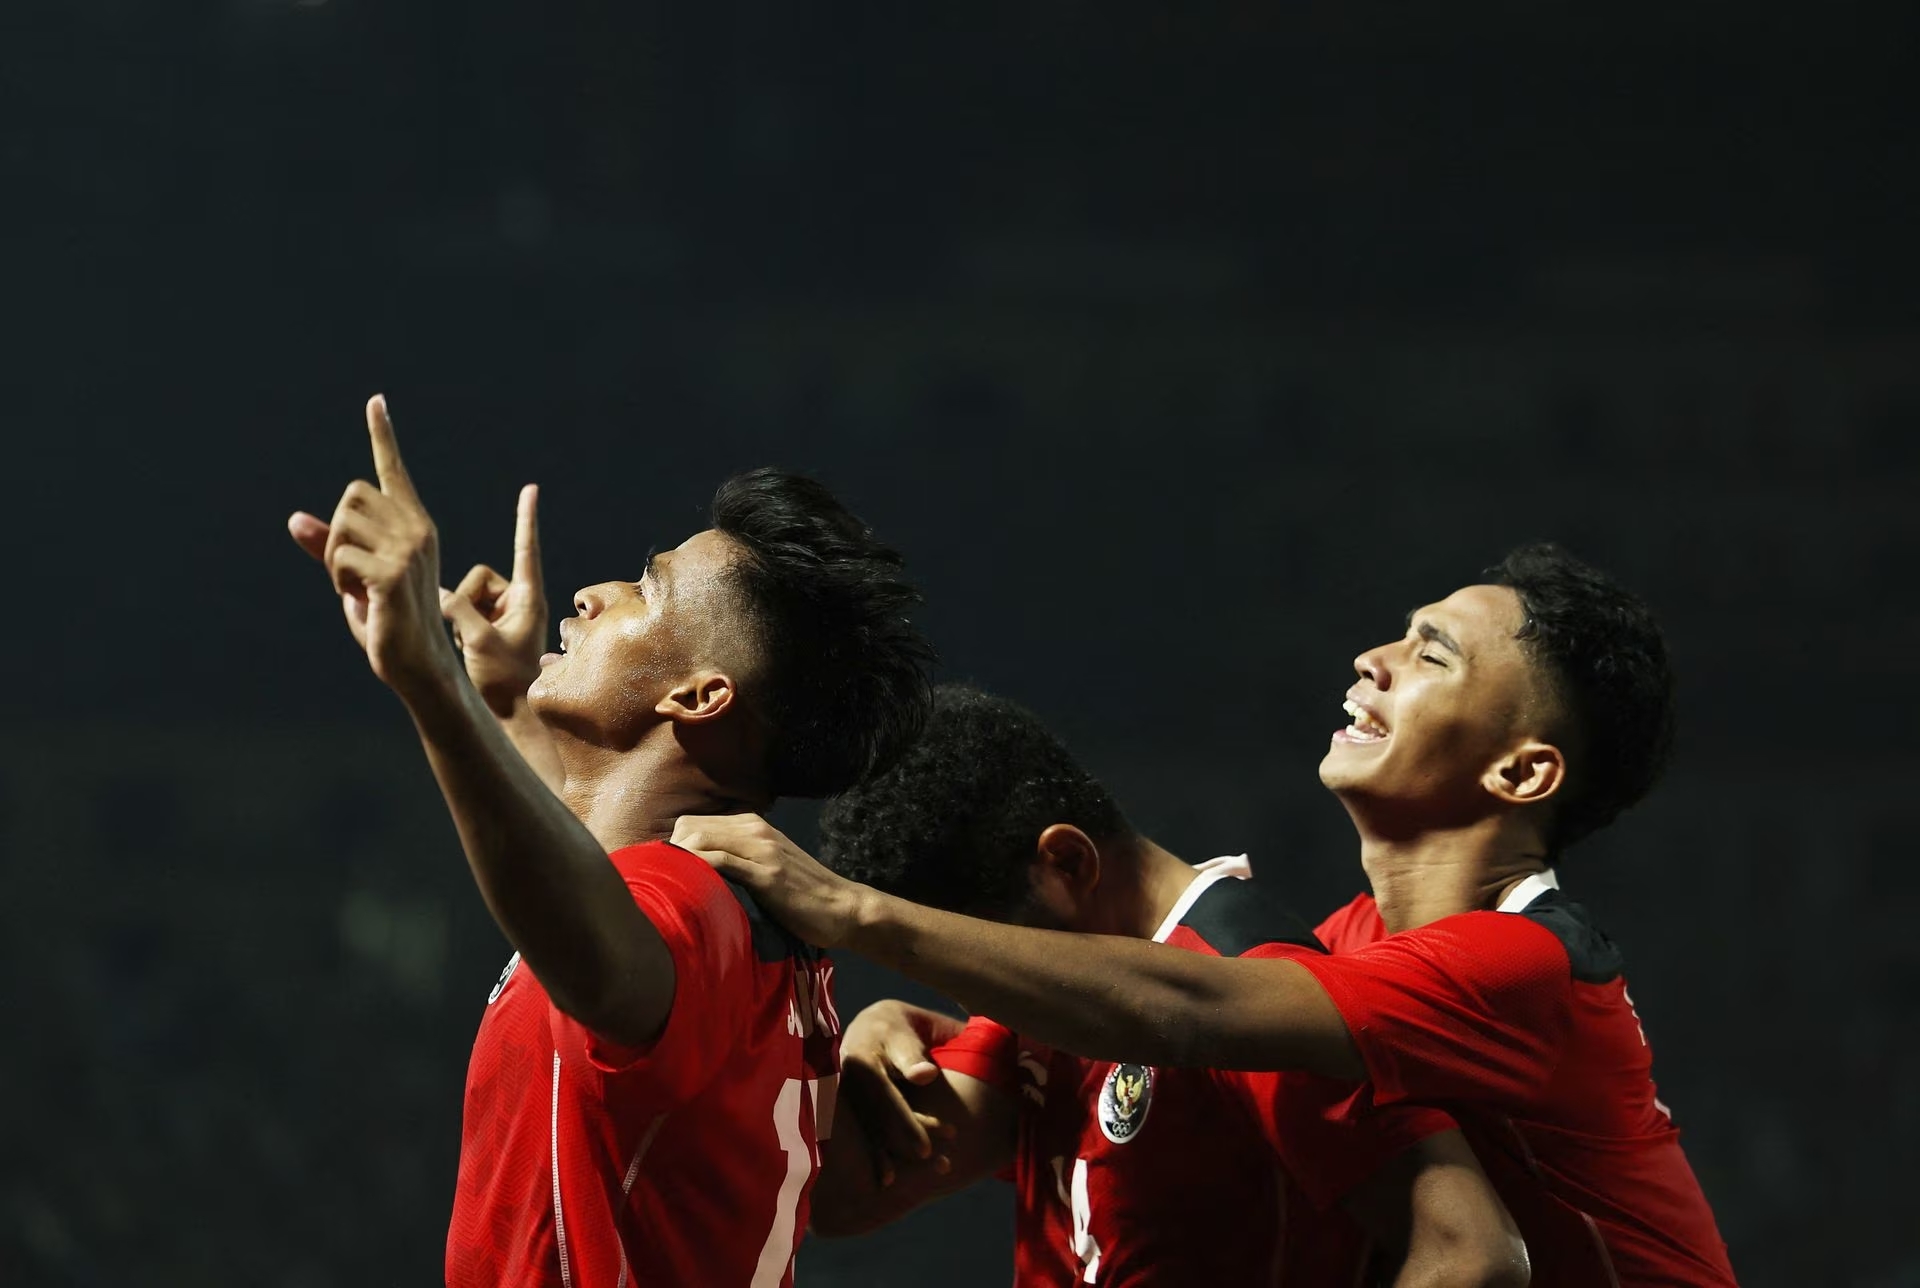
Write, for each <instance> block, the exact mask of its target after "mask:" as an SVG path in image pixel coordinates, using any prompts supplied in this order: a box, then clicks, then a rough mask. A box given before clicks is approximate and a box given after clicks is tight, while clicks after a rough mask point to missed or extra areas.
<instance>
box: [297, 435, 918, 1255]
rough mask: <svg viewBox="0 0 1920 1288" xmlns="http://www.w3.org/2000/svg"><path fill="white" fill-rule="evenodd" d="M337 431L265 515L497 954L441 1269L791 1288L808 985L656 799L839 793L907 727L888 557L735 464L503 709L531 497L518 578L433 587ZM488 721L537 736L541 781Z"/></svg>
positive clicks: (416, 523)
mask: <svg viewBox="0 0 1920 1288" xmlns="http://www.w3.org/2000/svg"><path fill="white" fill-rule="evenodd" d="M367 425H368V429H369V432H370V434H371V436H372V442H373V456H374V464H375V468H376V472H377V477H378V480H379V481H378V484H377V485H376V484H373V483H367V482H364V481H361V482H355V483H352V484H350V485H349V486H348V487H347V489H346V491H345V493H344V494H343V495H342V496H341V499H340V503H339V505H338V506H337V507H336V508H335V510H334V511H333V516H332V520H331V522H330V523H329V522H323V521H322V520H320V519H318V518H316V517H315V516H313V515H310V514H304V513H302V514H296V515H294V516H293V517H292V519H291V520H289V528H290V530H291V531H292V534H293V536H294V538H295V539H296V540H297V541H298V542H299V543H300V544H301V545H302V546H303V547H304V548H306V549H307V550H308V551H309V553H312V554H314V555H315V556H316V557H318V558H320V559H321V561H322V562H323V563H324V564H325V566H326V569H327V572H328V574H329V575H330V577H331V578H332V581H333V585H334V589H335V590H336V591H337V592H338V594H339V596H340V601H341V604H342V607H343V609H344V611H345V614H346V618H347V623H348V626H349V628H350V630H351V631H352V633H353V637H354V639H355V640H356V642H358V643H359V644H360V646H361V647H362V648H363V649H364V650H365V652H366V656H367V661H368V663H369V664H370V665H371V666H372V668H373V671H374V674H375V675H377V676H378V677H379V678H380V679H381V680H382V681H384V682H385V683H386V684H387V685H388V686H389V687H391V688H392V689H393V690H394V692H395V693H396V694H397V695H398V696H399V697H400V699H401V701H402V702H403V703H404V704H405V705H406V707H407V711H408V713H409V714H410V715H411V716H412V717H413V721H414V725H415V728H416V730H417V731H418V733H419V736H420V741H421V745H422V746H423V747H424V749H425V751H426V754H427V760H428V762H429V764H431V766H432V768H433V772H434V775H435V777H436V778H437V779H438V781H439V784H440V789H441V791H442V793H443V794H444V796H445V797H446V802H447V806H448V809H449V811H450V812H451V813H452V815H453V819H454V823H455V825H456V827H457V829H458V831H459V835H460V842H461V845H462V846H463V848H464V849H465V851H466V856H467V861H468V864H469V866H470V867H471V868H472V871H473V876H474V880H475V882H476V884H477V885H478V886H479V888H480V893H481V895H482V896H483V897H484V898H485V900H486V902H487V906H488V908H489V910H490V911H491V912H492V913H493V916H494V919H495V921H497V922H498V923H499V925H500V928H501V930H502V931H503V932H505V934H506V936H507V938H508V940H510V941H511V943H512V945H513V947H514V949H515V952H514V955H513V958H512V960H511V961H509V962H508V964H507V967H506V970H505V971H504V972H503V973H502V974H501V977H500V980H499V982H498V983H497V984H496V985H495V986H494V989H493V993H492V996H491V997H489V998H488V1004H487V1010H486V1014H485V1016H484V1018H483V1019H482V1020H481V1024H480V1031H479V1035H478V1037H477V1038H476V1039H475V1042H474V1050H473V1057H472V1061H471V1064H470V1066H469V1070H468V1077H467V1091H466V1112H465V1123H464V1127H463V1132H462V1140H461V1156H460V1175H459V1184H458V1188H457V1192H456V1194H455V1198H454V1209H453V1221H452V1226H451V1229H450V1230H449V1232H448V1236H447V1264H446V1275H447V1282H448V1283H449V1284H450V1285H456V1286H458V1288H470V1286H471V1288H480V1286H489V1288H490V1286H493V1285H501V1286H506V1285H512V1286H513V1288H526V1286H527V1285H535V1286H545V1285H559V1286H561V1288H569V1286H571V1285H586V1284H591V1285H614V1286H618V1288H624V1286H625V1285H627V1284H638V1285H648V1284H655V1285H669V1284H670V1285H684V1284H701V1285H713V1286H714V1288H730V1286H731V1288H778V1286H780V1285H786V1284H789V1283H791V1280H792V1259H793V1248H794V1243H795V1240H796V1238H797V1237H798V1235H799V1233H800V1232H801V1231H802V1230H803V1229H805V1226H806V1221H807V1196H808V1189H809V1186H810V1184H811V1182H812V1180H813V1176H814V1173H815V1171H816V1168H817V1146H816V1142H817V1141H818V1140H819V1139H822V1138H825V1137H826V1136H828V1135H829V1134H830V1133H829V1124H830V1120H831V1113H832V1104H833V1095H834V1077H835V1074H836V1072H837V1037H838V1027H839V1025H838V1021H837V1019H836V1017H835V1015H834V1011H833V1005H832V1002H831V999H830V992H829V990H830V974H831V972H830V968H829V967H828V965H827V964H826V962H825V961H824V959H822V958H821V957H820V956H819V955H818V954H817V953H816V952H814V951H813V950H812V949H809V948H807V947H806V946H804V945H802V944H800V943H798V942H797V941H795V940H794V939H792V938H791V937H790V936H788V935H787V934H785V933H783V932H781V931H780V930H779V929H778V928H777V927H776V926H774V925H773V924H772V923H771V922H769V921H767V920H766V919H764V918H763V917H761V916H760V915H759V914H758V913H757V912H756V911H755V909H754V907H753V905H752V902H751V901H750V900H749V899H747V898H745V897H744V896H743V895H742V894H741V893H740V892H739V891H738V890H737V889H736V888H733V887H730V886H728V885H727V884H726V883H725V882H723V881H721V880H720V879H719V878H718V877H716V876H715V875H714V873H713V872H712V870H711V869H710V868H708V866H707V865H706V864H704V863H702V862H700V860H698V859H697V858H695V857H694V856H692V855H690V854H688V853H687V852H685V851H684V850H678V849H675V848H674V847H672V846H671V845H668V844H666V843H665V838H666V837H667V835H668V834H669V833H670V832H671V831H672V828H673V826H674V820H675V818H676V817H677V816H678V815H680V814H682V813H685V812H689V811H700V812H715V811H717V812H719V813H722V814H724V813H726V812H728V811H732V810H744V809H759V808H763V807H764V806H765V805H766V804H767V803H768V802H770V801H772V800H773V799H774V798H775V797H778V796H783V795H801V796H819V795H827V794H830V793H833V792H838V791H841V790H844V789H846V788H847V787H850V786H852V785H853V784H854V783H856V782H858V781H859V780H860V779H861V778H863V777H865V776H866V775H867V774H869V773H871V772H873V771H874V770H876V769H877V768H879V767H881V766H883V765H884V764H886V763H887V762H888V761H889V760H890V759H891V758H892V757H893V756H895V755H896V754H898V752H899V751H900V750H901V749H902V748H903V747H904V746H905V745H906V744H907V743H908V742H909V741H910V740H911V738H912V737H913V735H914V734H915V733H916V732H917V731H918V729H919V727H920V726H921V724H922V723H923V722H924V720H925V716H926V712H927V710H928V706H929V703H930V687H929V681H928V678H927V672H928V667H929V664H930V661H931V651H930V649H929V648H928V646H927V644H926V643H925V641H924V640H923V639H922V638H921V636H920V635H919V634H918V633H917V632H916V631H915V630H914V629H913V628H912V627H911V626H910V625H909V624H908V623H907V621H906V619H905V617H904V616H903V614H904V613H905V611H906V610H907V609H908V608H909V607H910V606H911V605H912V604H913V603H915V602H916V601H917V598H918V597H917V596H916V595H915V594H914V592H913V591H912V590H911V588H910V587H909V586H908V585H907V584H906V583H905V582H903V581H902V580H901V577H900V558H899V556H898V555H897V554H896V553H894V552H893V551H892V550H890V549H888V548H887V547H886V546H884V545H881V544H880V543H879V542H878V541H877V540H875V538H874V537H873V535H872V534H871V533H870V532H869V531H868V530H867V529H866V527H865V526H864V525H862V524H861V523H860V522H859V521H858V520H857V519H855V518H854V517H853V516H852V515H851V514H849V513H848V512H847V511H846V510H845V509H844V508H842V507H841V506H840V504H839V503H838V502H836V501H835V500H834V499H833V497H832V496H830V495H829V494H828V493H827V492H826V490H825V489H824V488H822V487H820V486H819V485H818V484H816V483H813V482H811V481H809V480H806V479H802V478H797V477H794V476H791V475H786V474H781V473H778V472H774V471H769V470H760V471H755V472H753V473H750V474H745V475H741V476H739V477H736V478H734V479H731V480H729V481H728V482H726V483H724V484H723V485H722V486H721V487H720V490H719V492H718V493H717V494H716V496H715V498H714V505H713V526H712V527H711V528H709V529H707V530H705V531H703V532H699V533H696V534H694V535H693V536H692V537H689V538H688V539H687V540H686V541H684V542H682V543H681V544H680V545H679V546H677V547H675V548H674V549H672V550H670V551H666V552H663V553H660V554H657V555H651V556H649V557H648V558H647V560H646V566H645V568H644V569H640V570H636V572H637V574H638V575H637V577H636V579H634V580H621V581H610V582H604V583H602V584H600V585H596V586H589V587H587V588H586V589H584V590H581V591H579V592H578V593H577V594H576V595H575V596H574V606H575V609H576V615H575V616H573V617H570V618H568V619H566V620H565V621H563V622H562V623H561V626H560V639H561V647H560V652H558V653H548V654H545V655H544V656H540V657H539V658H538V661H537V664H532V663H530V665H537V668H538V671H537V678H535V679H533V680H532V683H531V685H527V684H525V677H524V673H523V675H522V679H521V681H520V682H519V685H520V688H519V692H518V693H516V692H515V683H514V682H513V681H511V680H510V679H509V678H507V676H506V674H505V672H506V671H510V670H511V667H507V666H502V665H500V664H501V663H502V662H503V661H504V660H506V659H510V658H511V657H512V656H514V655H516V654H517V652H518V648H519V647H526V648H529V649H530V651H532V652H534V653H538V649H539V647H540V641H541V640H542V638H543V637H544V636H545V628H544V621H543V620H541V619H543V617H544V609H543V608H538V607H535V605H539V604H541V603H542V602H543V600H542V596H541V593H540V586H539V580H538V579H539V561H538V552H537V544H536V537H535V534H534V529H533V517H534V516H533V506H534V501H535V498H534V496H533V494H532V493H531V492H527V493H523V495H522V499H521V523H520V532H519V539H518V540H517V541H516V560H515V577H514V579H513V580H514V582H516V583H518V589H517V590H515V591H514V592H513V593H512V594H511V595H509V594H507V593H506V591H507V590H508V589H511V584H507V585H506V586H504V587H503V586H502V583H503V582H504V579H500V578H497V577H494V578H489V577H487V576H479V577H470V578H469V580H468V583H463V586H465V589H466V591H467V592H469V593H470V595H471V597H469V594H447V593H445V592H442V591H441V590H440V589H439V576H440V568H439V552H438V543H437V537H436V534H435V530H434V526H433V523H432V521H431V519H430V518H429V517H428V515H427V511H426V509H425V508H424V506H423V505H422V504H421V502H420V498H419V496H418V494H417V493H416V492H415V490H414V487H413V484H412V482H411V481H410V480H409V479H408V476H407V471H406V469H405V467H404V466H403V465H402V463H401V460H400V455H399V451H398V449H397V447H396V446H395V442H394V436H393V428H392V425H391V423H390V422H389V420H388V417H387V412H386V407H385V403H384V401H383V400H382V399H379V398H375V399H374V400H373V401H372V402H370V403H369V404H368V407H367ZM481 571H484V570H481ZM490 580H491V581H492V583H493V589H499V590H501V593H500V594H499V595H497V596H495V595H492V594H490V593H487V592H488V585H487V583H488V582H489V581H490ZM443 598H444V606H443ZM443 613H445V614H446V615H448V616H450V617H452V618H453V620H454V621H455V623H456V625H457V626H458V628H459V630H460V631H461V634H462V645H463V647H464V649H465V651H466V654H467V663H468V665H469V666H473V667H476V668H477V669H478V670H480V671H481V672H482V673H483V674H484V680H485V684H486V687H488V688H489V689H490V690H492V691H493V692H492V694H491V697H492V698H493V701H492V702H489V700H488V698H486V697H483V696H482V694H481V693H480V691H479V689H478V688H476V686H475V684H474V683H473V682H472V680H471V679H470V678H469V676H468V674H467V673H466V672H465V671H464V670H463V667H462V658H461V655H460V653H458V652H456V651H455V650H454V648H453V646H452V644H451V643H450V641H449V639H448V636H447V631H446V628H445V626H444V625H443V623H442V616H443ZM503 629H504V630H505V631H506V633H507V634H508V635H511V636H512V637H513V638H512V639H511V640H508V639H506V638H505V637H504V636H503V635H502V631H503ZM529 642H530V643H529ZM522 697H523V698H524V710H522V709H521V703H520V699H521V698H522ZM497 716H499V717H504V718H505V719H506V720H507V721H509V722H513V721H516V720H517V721H518V722H519V724H520V727H519V728H518V730H517V736H518V737H519V738H520V739H521V740H522V741H523V742H525V743H527V744H528V745H530V746H531V745H534V744H536V743H537V742H538V740H539V739H540V738H542V737H543V738H544V739H545V740H546V743H547V746H546V749H545V752H544V753H541V752H536V757H537V758H538V757H540V756H542V755H544V756H545V757H547V758H548V760H549V764H548V768H549V769H550V771H552V772H553V773H554V776H555V778H556V779H557V781H558V783H559V791H558V794H557V795H556V793H555V792H554V791H553V790H550V789H549V787H548V786H547V784H546V783H545V782H543V781H542V780H541V778H540V776H539V775H538V774H537V773H536V771H535V770H534V769H533V768H532V767H530V765H529V763H528V760H527V759H526V758H523V756H522V755H521V754H520V753H519V752H518V751H516V750H515V748H514V746H513V745H512V743H511V742H510V741H509V737H508V733H507V731H506V730H505V729H503V727H502V725H501V723H500V720H499V719H497ZM528 720H531V721H532V722H533V724H535V725H537V726H538V732H536V730H535V729H533V728H532V727H530V726H529V725H528V723H527V722H528Z"/></svg>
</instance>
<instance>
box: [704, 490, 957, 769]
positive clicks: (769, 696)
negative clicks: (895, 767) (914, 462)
mask: <svg viewBox="0 0 1920 1288" xmlns="http://www.w3.org/2000/svg"><path fill="white" fill-rule="evenodd" d="M713 526H714V527H715V528H717V529H718V530H719V531H721V532H722V533H725V534H726V535H727V536H728V537H729V538H731V539H732V540H733V541H734V542H735V543H736V544H737V545H738V546H739V547H740V551H741V553H740V556H739V558H737V559H736V560H735V561H734V562H733V564H732V566H731V567H730V569H729V572H728V576H729V578H730V580H731V581H732V583H733V587H734V589H735V591H736V592H737V593H738V595H739V597H740V601H741V603H742V605H743V606H744V609H745V613H746V618H747V621H748V624H749V628H750V630H751V632H752V635H753V643H754V645H755V647H756V650H757V653H758V662H759V666H760V668H761V670H760V676H759V678H760V683H759V684H757V685H755V686H754V687H753V689H752V691H751V693H750V698H749V702H748V705H749V707H750V708H751V709H752V710H753V711H755V712H756V713H757V714H758V715H759V716H760V718H761V719H762V720H764V721H765V722H766V724H767V726H768V730H769V733H770V738H769V750H768V757H767V760H768V763H767V774H768V781H767V787H768V790H769V791H771V792H772V793H773V794H774V795H775V796H831V795H833V794H834V793H836V792H843V791H845V790H846V789H847V788H849V787H852V786H853V785H854V784H855V783H858V782H860V781H861V780H862V779H864V778H866V777H868V776H869V775H871V774H873V773H876V772H877V771H879V770H881V769H883V768H885V767H886V766H887V765H888V764H890V763H891V762H892V761H893V760H894V758H895V757H897V756H898V755H899V754H900V753H901V752H902V751H903V750H904V749H905V748H906V747H907V746H908V744H910V743H911V742H912V741H913V739H914V738H915V737H917V736H918V735H919V732H920V730H921V728H922V727H923V726H924V725H925V724H926V720H927V713H928V711H929V709H930V707H931V705H932V679H931V676H930V672H931V669H932V666H933V662H934V651H933V646H932V645H931V644H929V643H928V642H927V640H926V637H925V636H923V635H922V634H921V633H920V632H919V630H918V629H917V628H916V627H915V626H914V625H913V624H912V622H910V621H909V620H908V619H907V613H908V611H909V610H911V609H912V608H913V607H914V606H915V605H917V604H918V603H919V602H920V594H919V592H918V591H917V590H915V589H914V588H913V586H912V585H911V584H910V583H908V582H907V580H906V579H905V577H904V576H903V575H902V572H901V569H902V565H903V563H904V561H903V560H902V559H901V557H900V554H899V552H898V551H896V550H894V549H892V548H891V547H889V546H886V545H883V544H882V543H881V542H880V541H879V540H878V539H877V538H876V537H875V536H874V535H873V532H872V530H871V529H869V528H868V527H867V525H866V524H864V523H862V522H861V521H860V520H859V519H858V518H856V517H855V516H854V515H853V514H852V513H851V512H850V511H849V510H848V509H847V508H846V507H845V506H844V505H842V504H841V503H840V502H839V501H838V500H837V499H835V497H834V495H833V493H831V492H829V491H828V490H827V489H826V488H825V487H824V486H822V485H821V484H820V483H818V482H816V481H815V480H813V479H810V478H806V477H803V476H801V475H798V474H790V473H787V472H785V471H783V470H777V469H757V470H750V471H748V472H747V473H744V474H736V475H734V476H733V477H732V478H730V479H728V480H727V481H726V482H724V483H722V484H721V485H720V489H719V491H717V492H715V493H714V494H713Z"/></svg>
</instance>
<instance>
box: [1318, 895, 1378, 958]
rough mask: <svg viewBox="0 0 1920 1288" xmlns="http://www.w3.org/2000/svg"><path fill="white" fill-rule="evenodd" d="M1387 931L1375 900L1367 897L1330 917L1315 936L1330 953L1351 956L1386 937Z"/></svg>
mask: <svg viewBox="0 0 1920 1288" xmlns="http://www.w3.org/2000/svg"><path fill="white" fill-rule="evenodd" d="M1386 933H1387V928H1386V926H1385V925H1383V924H1381V921H1380V908H1379V906H1378V905H1377V904H1375V903H1374V901H1373V896H1372V895H1370V894H1366V893H1361V894H1357V895H1355V896H1354V897H1353V898H1352V899H1351V900H1349V901H1348V902H1347V904H1346V905H1345V906H1344V907H1341V908H1337V909H1335V910H1334V911H1333V912H1331V913H1329V914H1328V915H1327V918H1326V920H1324V921H1322V922H1321V923H1320V924H1319V925H1318V926H1316V927H1314V934H1316V935H1318V936H1319V938H1320V942H1321V943H1323V944H1325V945H1326V946H1327V951H1328V952H1330V953H1344V952H1349V951H1351V950H1353V949H1355V948H1358V947H1360V946H1361V945H1362V944H1370V943H1372V942H1373V941H1374V940H1376V939H1381V938H1384V937H1385V936H1386Z"/></svg>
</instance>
